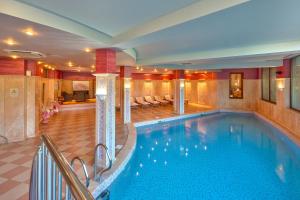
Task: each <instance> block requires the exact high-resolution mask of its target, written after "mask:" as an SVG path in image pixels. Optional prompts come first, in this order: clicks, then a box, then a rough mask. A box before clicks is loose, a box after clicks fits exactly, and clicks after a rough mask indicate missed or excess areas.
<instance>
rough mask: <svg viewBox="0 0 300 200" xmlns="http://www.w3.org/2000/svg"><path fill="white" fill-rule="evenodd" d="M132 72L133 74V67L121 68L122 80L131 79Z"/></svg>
mask: <svg viewBox="0 0 300 200" xmlns="http://www.w3.org/2000/svg"><path fill="white" fill-rule="evenodd" d="M131 72H132V68H131V67H126V66H120V77H121V78H130V77H131Z"/></svg>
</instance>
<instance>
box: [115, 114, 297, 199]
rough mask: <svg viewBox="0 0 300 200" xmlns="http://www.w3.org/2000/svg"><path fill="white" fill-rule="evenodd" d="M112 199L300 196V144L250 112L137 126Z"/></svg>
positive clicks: (285, 197)
mask: <svg viewBox="0 0 300 200" xmlns="http://www.w3.org/2000/svg"><path fill="white" fill-rule="evenodd" d="M137 131H138V138H137V146H136V150H135V153H134V155H133V157H132V159H131V160H130V162H129V164H128V165H127V166H126V168H125V170H124V171H123V172H122V173H121V175H120V176H119V177H118V178H117V180H116V181H115V182H114V183H113V184H112V185H111V187H110V188H109V189H110V191H111V199H113V200H117V199H118V200H119V199H141V200H148V199H149V200H150V199H151V200H153V199H165V200H167V199H300V162H299V161H300V159H299V155H300V154H299V148H298V147H297V146H296V145H295V144H294V143H292V142H291V141H289V140H288V139H287V138H286V137H285V136H283V135H282V134H281V133H280V132H279V131H278V130H276V129H275V128H273V127H271V126H270V125H268V124H266V123H264V122H262V121H261V120H259V119H258V118H256V117H255V116H254V115H251V114H234V113H221V114H214V115H209V116H205V117H201V118H192V119H187V120H177V121H173V122H168V123H162V124H157V125H151V126H144V127H140V128H138V130H137Z"/></svg>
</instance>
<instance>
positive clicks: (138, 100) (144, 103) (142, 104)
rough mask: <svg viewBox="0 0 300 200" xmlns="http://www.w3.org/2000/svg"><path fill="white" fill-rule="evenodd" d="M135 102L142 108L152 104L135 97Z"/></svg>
mask: <svg viewBox="0 0 300 200" xmlns="http://www.w3.org/2000/svg"><path fill="white" fill-rule="evenodd" d="M135 101H136V102H137V103H138V104H140V105H141V106H142V107H144V106H149V105H150V103H148V102H146V101H145V100H144V99H143V97H135Z"/></svg>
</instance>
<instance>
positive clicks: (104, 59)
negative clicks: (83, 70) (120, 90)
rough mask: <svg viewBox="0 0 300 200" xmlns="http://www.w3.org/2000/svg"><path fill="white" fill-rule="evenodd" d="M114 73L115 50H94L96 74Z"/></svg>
mask: <svg viewBox="0 0 300 200" xmlns="http://www.w3.org/2000/svg"><path fill="white" fill-rule="evenodd" d="M115 72H116V50H114V49H97V50H96V73H115Z"/></svg>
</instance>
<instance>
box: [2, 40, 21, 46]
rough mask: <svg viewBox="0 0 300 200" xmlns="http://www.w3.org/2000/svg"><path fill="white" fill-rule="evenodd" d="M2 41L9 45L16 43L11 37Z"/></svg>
mask: <svg viewBox="0 0 300 200" xmlns="http://www.w3.org/2000/svg"><path fill="white" fill-rule="evenodd" d="M3 42H4V43H5V44H7V45H9V46H13V45H17V44H18V43H17V41H15V40H14V39H13V38H7V39H6V40H3Z"/></svg>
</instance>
